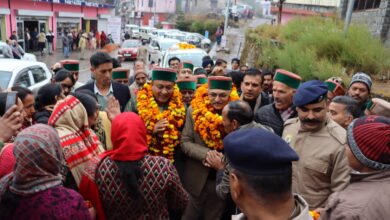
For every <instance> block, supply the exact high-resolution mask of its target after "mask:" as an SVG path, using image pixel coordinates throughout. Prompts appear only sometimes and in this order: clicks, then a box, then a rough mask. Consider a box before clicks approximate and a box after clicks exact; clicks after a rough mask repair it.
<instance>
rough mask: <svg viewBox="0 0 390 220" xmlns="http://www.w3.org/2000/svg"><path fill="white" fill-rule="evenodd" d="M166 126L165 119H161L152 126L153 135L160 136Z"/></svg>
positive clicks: (166, 121)
mask: <svg viewBox="0 0 390 220" xmlns="http://www.w3.org/2000/svg"><path fill="white" fill-rule="evenodd" d="M167 126H168V120H167V119H166V118H164V119H161V120H160V121H158V122H157V123H156V124H155V125H154V129H153V134H162V133H163V132H164V131H165V128H166V127H167Z"/></svg>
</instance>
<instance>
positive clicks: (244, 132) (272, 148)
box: [223, 128, 299, 175]
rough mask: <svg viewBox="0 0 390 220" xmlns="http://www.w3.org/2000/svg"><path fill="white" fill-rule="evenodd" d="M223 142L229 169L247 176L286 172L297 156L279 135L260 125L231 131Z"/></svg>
mask: <svg viewBox="0 0 390 220" xmlns="http://www.w3.org/2000/svg"><path fill="white" fill-rule="evenodd" d="M223 145H224V149H225V153H226V155H227V157H228V159H229V162H230V165H231V166H232V168H233V169H236V170H237V171H239V172H242V173H244V174H249V175H272V174H280V173H285V172H288V171H291V162H292V161H297V160H298V159H299V157H298V155H297V153H295V151H294V150H293V149H292V148H291V147H290V145H288V144H287V143H286V142H285V141H284V140H283V139H282V138H280V137H279V136H277V135H276V134H273V133H271V132H269V131H266V130H263V129H260V128H251V129H240V130H237V131H234V132H232V133H230V134H229V135H228V136H226V137H225V139H224V140H223Z"/></svg>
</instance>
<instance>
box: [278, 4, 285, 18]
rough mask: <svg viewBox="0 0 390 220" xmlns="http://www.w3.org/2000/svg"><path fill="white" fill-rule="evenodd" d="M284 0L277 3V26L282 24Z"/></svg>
mask: <svg viewBox="0 0 390 220" xmlns="http://www.w3.org/2000/svg"><path fill="white" fill-rule="evenodd" d="M285 1H286V0H279V2H278V8H279V12H278V24H281V23H282V12H283V4H284V2H285Z"/></svg>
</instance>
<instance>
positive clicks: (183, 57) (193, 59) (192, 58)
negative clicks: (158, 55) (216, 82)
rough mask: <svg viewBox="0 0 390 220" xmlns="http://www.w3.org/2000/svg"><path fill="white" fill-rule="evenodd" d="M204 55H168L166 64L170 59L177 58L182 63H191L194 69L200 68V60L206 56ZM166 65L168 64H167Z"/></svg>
mask: <svg viewBox="0 0 390 220" xmlns="http://www.w3.org/2000/svg"><path fill="white" fill-rule="evenodd" d="M206 55H207V54H206V53H182V54H168V55H167V59H166V60H167V62H168V60H169V59H170V58H172V57H178V58H179V59H180V60H183V61H191V62H192V64H194V66H196V67H201V66H202V58H203V57H204V56H206ZM167 65H168V64H167Z"/></svg>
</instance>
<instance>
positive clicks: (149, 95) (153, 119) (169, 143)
mask: <svg viewBox="0 0 390 220" xmlns="http://www.w3.org/2000/svg"><path fill="white" fill-rule="evenodd" d="M181 100H182V97H181V93H180V91H179V88H178V87H177V86H176V85H175V87H174V90H173V95H172V98H171V100H170V101H169V104H168V109H167V110H164V111H163V112H160V108H159V106H158V105H157V102H156V101H155V100H154V97H153V92H152V86H151V85H150V84H149V83H146V84H145V85H144V87H143V88H142V89H141V90H139V91H138V95H137V108H138V114H139V116H140V117H141V118H142V120H143V121H144V122H145V126H146V130H147V135H146V137H147V141H148V145H149V152H150V154H151V155H155V156H163V157H166V158H168V159H170V160H171V161H172V162H173V155H174V151H175V147H176V146H177V145H178V144H179V139H180V131H179V128H180V127H182V126H183V124H184V120H185V115H186V113H185V108H184V104H183V102H182V101H181ZM164 118H166V119H167V120H168V126H167V127H166V129H165V131H164V134H163V136H162V137H158V136H156V135H153V129H154V125H155V124H156V123H157V122H158V121H159V120H161V119H164Z"/></svg>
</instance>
